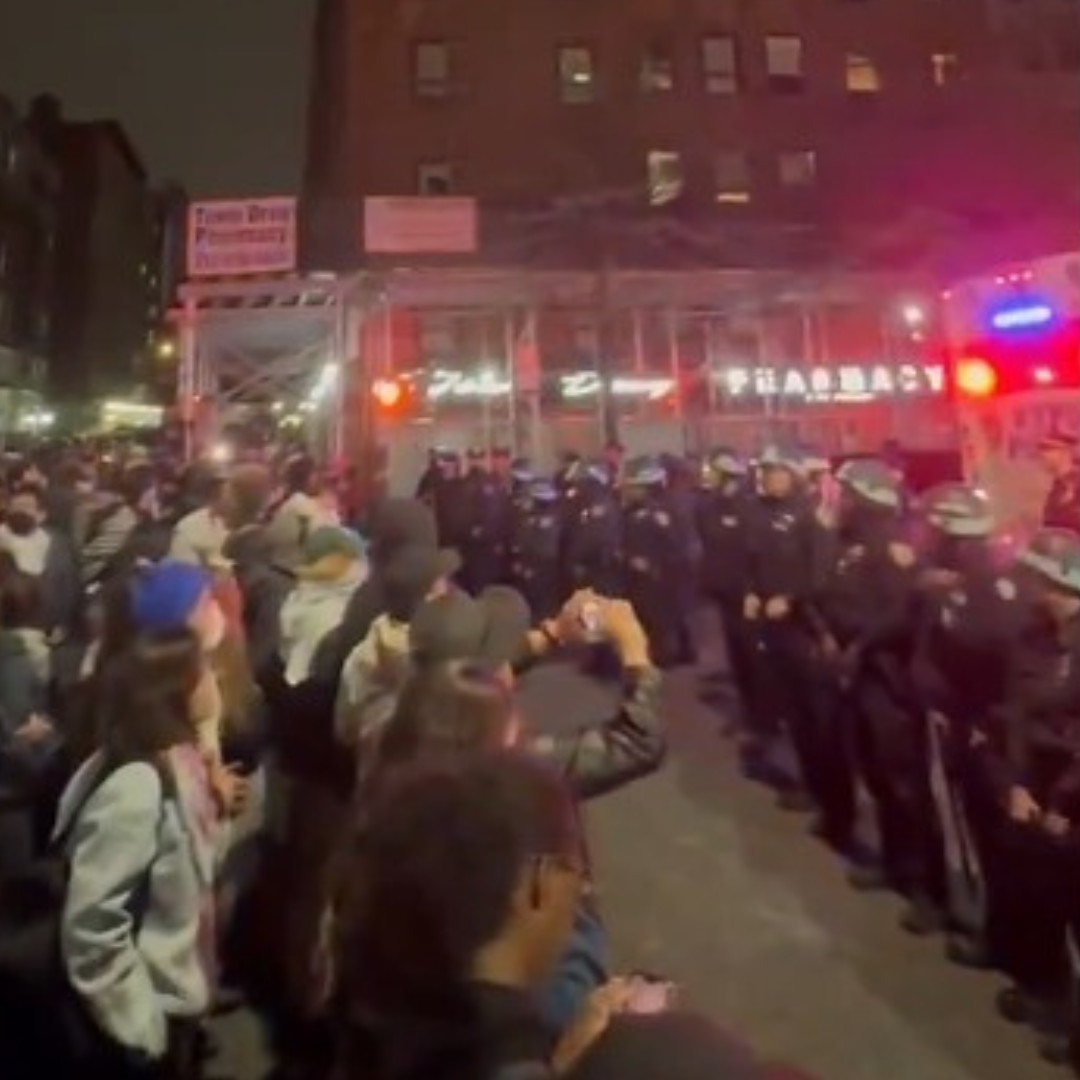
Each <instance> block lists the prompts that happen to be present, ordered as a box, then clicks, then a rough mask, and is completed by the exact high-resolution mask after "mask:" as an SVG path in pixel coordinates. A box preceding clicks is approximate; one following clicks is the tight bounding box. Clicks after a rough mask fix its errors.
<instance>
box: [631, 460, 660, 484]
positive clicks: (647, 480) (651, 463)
mask: <svg viewBox="0 0 1080 1080" xmlns="http://www.w3.org/2000/svg"><path fill="white" fill-rule="evenodd" d="M666 481H667V470H666V469H665V468H664V466H663V464H662V463H661V462H660V461H658V460H657V459H656V458H654V457H648V456H646V457H639V458H634V460H633V461H631V462H630V463H629V464H628V465H627V466H626V483H627V484H629V485H631V486H632V487H653V486H655V485H657V484H663V483H665V482H666Z"/></svg>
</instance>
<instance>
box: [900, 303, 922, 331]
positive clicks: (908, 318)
mask: <svg viewBox="0 0 1080 1080" xmlns="http://www.w3.org/2000/svg"><path fill="white" fill-rule="evenodd" d="M900 315H901V317H902V318H903V320H904V324H905V325H906V326H907V328H908V329H909V330H916V329H918V328H919V327H920V326H922V325H923V323H924V322H926V312H925V311H923V309H922V308H921V307H920V306H919V305H918V304H905V305H904V306H903V307H902V308H901V309H900Z"/></svg>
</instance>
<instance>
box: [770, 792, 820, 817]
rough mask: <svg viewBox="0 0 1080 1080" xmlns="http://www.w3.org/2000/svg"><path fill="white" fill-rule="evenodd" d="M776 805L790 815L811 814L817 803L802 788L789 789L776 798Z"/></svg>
mask: <svg viewBox="0 0 1080 1080" xmlns="http://www.w3.org/2000/svg"><path fill="white" fill-rule="evenodd" d="M776 805H777V806H778V807H779V808H780V809H781V810H785V811H787V812H788V813H789V814H811V813H813V811H814V810H815V808H816V807H817V803H815V802H814V800H813V799H812V798H811V797H810V795H809V794H808V793H807V792H806V791H804V790H803V789H802V788H788V789H787V790H786V791H781V792H780V794H779V795H778V796H777V798H776Z"/></svg>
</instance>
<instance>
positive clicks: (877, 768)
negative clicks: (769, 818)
mask: <svg viewBox="0 0 1080 1080" xmlns="http://www.w3.org/2000/svg"><path fill="white" fill-rule="evenodd" d="M837 480H838V482H839V483H840V486H841V505H840V512H839V521H838V551H839V554H838V559H837V561H836V565H835V568H834V571H833V573H832V575H831V579H830V582H829V584H828V586H827V587H826V589H825V590H824V595H823V601H822V603H823V610H824V612H825V620H826V624H827V627H828V631H829V633H828V636H827V637H826V638H825V639H824V650H823V651H824V654H825V655H826V657H831V658H832V659H833V663H834V664H835V669H836V671H837V674H838V678H839V680H840V684H841V688H842V689H843V690H845V691H846V693H845V697H846V699H847V701H848V703H849V707H850V708H849V713H848V723H849V724H850V730H851V735H852V736H853V738H852V741H851V743H850V747H851V749H852V751H853V760H854V763H855V766H856V769H857V771H858V773H859V774H860V775H861V776H862V778H863V780H864V782H865V784H866V787H867V788H868V790H869V792H870V795H871V797H872V799H873V802H874V807H875V811H876V816H877V823H878V835H879V838H880V845H881V850H880V861H879V862H877V863H870V862H861V863H860V864H859V865H855V866H853V867H852V868H851V872H850V874H849V879H850V880H851V882H852V884H853V885H855V886H856V887H857V888H862V889H869V888H881V887H885V886H892V887H893V888H895V889H896V890H897V891H899V892H900V893H901V894H903V895H904V896H906V897H907V898H908V899H909V900H910V902H911V910H910V911H909V912H908V913H906V914H908V915H912V918H914V914H912V913H917V915H918V918H919V919H921V920H923V921H925V922H927V923H929V922H930V921H932V920H934V919H936V918H937V917H938V916H939V914H940V910H941V904H942V899H943V893H944V887H945V883H944V872H943V867H942V865H941V858H940V853H941V844H940V841H939V840H938V837H937V819H936V817H935V815H934V808H933V801H932V797H931V792H930V782H929V769H928V763H927V751H926V733H925V724H924V719H923V715H922V712H921V710H920V708H919V707H918V703H917V702H916V701H915V700H914V698H913V695H912V694H911V692H910V682H909V658H910V655H911V649H912V641H913V638H914V633H915V630H916V626H917V620H916V615H915V613H916V610H917V602H916V597H917V593H916V585H917V558H916V552H915V548H914V546H913V545H912V544H911V543H910V542H909V540H908V538H907V536H906V523H905V521H904V518H903V507H904V501H905V500H904V493H903V490H902V486H901V484H900V482H899V478H898V477H897V475H896V472H895V470H893V469H891V468H890V467H889V465H888V464H887V463H886V462H884V461H881V460H878V459H873V458H867V459H856V460H853V461H850V462H847V463H846V464H845V465H844V466H843V467H842V468H841V469H840V471H839V472H838V474H837Z"/></svg>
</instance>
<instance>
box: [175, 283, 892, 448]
mask: <svg viewBox="0 0 1080 1080" xmlns="http://www.w3.org/2000/svg"><path fill="white" fill-rule="evenodd" d="M882 288H883V286H882V282H881V280H880V279H876V278H870V277H869V276H866V277H858V276H854V275H850V274H846V275H842V276H834V277H828V276H818V275H814V276H810V275H807V274H805V273H799V274H794V273H789V272H781V271H762V270H692V271H690V270H687V271H673V270H658V271H638V270H619V271H612V272H610V273H606V272H604V271H572V270H570V271H555V270H536V269H524V268H520V267H498V268H484V269H478V268H461V267H454V268H446V267H425V268H408V269H403V268H394V269H386V270H379V269H367V270H364V271H361V272H357V273H355V274H351V275H347V276H335V275H328V274H324V275H307V276H300V275H293V276H288V277H278V278H272V279H265V280H247V281H206V282H189V283H187V284H185V285H184V286H182V288H181V290H180V304H179V306H178V308H177V309H176V310H175V311H174V313H173V317H174V320H175V322H176V324H177V327H178V339H179V354H180V365H179V373H178V387H177V390H178V408H179V414H180V417H181V419H182V420H183V422H184V431H185V446H186V449H187V452H188V453H189V454H192V453H194V452H195V450H196V448H198V447H202V446H205V445H206V444H207V442H208V440H210V439H212V438H213V437H214V435H215V433H216V432H217V431H218V430H219V429H220V425H221V423H222V419H223V417H225V416H227V415H228V412H229V409H230V407H232V406H234V405H240V404H244V403H261V404H263V405H267V404H269V403H271V402H274V401H278V400H282V399H284V400H298V399H308V403H309V408H310V409H311V413H310V416H309V419H310V421H311V423H310V424H309V432H308V433H309V441H310V443H311V445H312V448H313V449H314V450H316V452H318V453H319V454H320V456H324V457H327V458H336V459H341V458H343V457H347V458H349V459H351V460H353V461H357V460H360V459H361V458H362V456H363V455H364V453H365V452H367V451H370V450H372V449H373V448H374V447H376V445H377V444H381V443H384V442H386V441H388V440H389V439H390V438H391V437H392V436H393V437H397V438H399V439H400V438H401V437H402V436H403V435H404V433H403V432H402V431H400V430H398V431H395V432H389V431H386V430H383V431H379V430H377V428H378V422H377V418H376V416H375V415H374V409H373V405H372V400H371V398H372V395H371V393H370V389H371V383H372V381H373V380H374V379H376V378H379V377H381V376H385V375H391V374H397V373H398V371H397V368H398V362H397V358H396V357H395V341H394V325H393V319H394V313H395V312H397V311H407V312H409V313H412V314H415V315H419V316H420V317H421V318H425V319H430V318H432V317H447V318H459V319H465V320H472V321H474V322H475V323H476V324H477V325H481V324H482V330H481V331H480V333H481V337H480V341H481V343H482V344H481V345H480V346H479V347H478V349H477V353H478V355H481V356H482V358H483V360H484V362H485V363H490V364H491V365H492V367H493V368H494V369H495V370H496V371H497V373H498V377H499V379H500V380H501V381H502V383H504V384H505V386H506V392H504V393H500V394H498V395H494V394H493V395H491V396H488V397H482V399H481V400H480V402H479V403H478V408H477V414H478V415H477V416H476V418H475V419H476V421H477V422H476V423H474V424H473V425H472V427H471V428H470V431H469V433H468V438H469V439H470V440H472V438H473V436H475V441H477V442H480V443H481V444H482V445H486V446H488V447H491V446H495V445H506V446H509V447H510V448H512V449H513V450H514V451H515V452H518V453H526V454H528V455H530V456H532V457H534V459H537V460H539V459H542V458H544V457H549V456H550V453H551V451H552V450H553V447H552V446H551V445H550V444H551V443H552V441H553V440H554V439H557V438H559V437H560V436H559V435H557V434H553V432H555V431H556V429H557V425H556V420H557V419H558V417H555V416H553V415H551V414H550V413H549V414H548V415H545V414H544V411H543V409H542V406H541V395H540V386H539V373H538V372H537V371H529V370H526V369H525V368H524V367H523V365H522V362H521V354H522V349H521V346H522V340H523V337H524V336H525V335H527V334H528V333H529V332H530V331H529V328H530V327H531V328H532V332H533V333H534V334H535V328H536V325H537V319H538V317H539V316H540V315H541V313H543V312H544V311H546V310H549V309H553V308H558V309H577V310H581V311H583V312H592V313H593V314H594V315H596V316H597V317H598V318H601V319H602V318H613V319H618V320H621V322H620V325H621V326H622V327H623V328H624V329H625V331H626V342H625V347H624V348H623V349H622V350H621V353H620V356H619V358H618V364H619V367H618V368H617V369H616V370H614V371H612V372H608V375H622V374H624V373H627V374H631V375H632V374H634V373H637V374H638V375H641V374H643V373H646V372H647V371H652V372H653V373H656V372H657V371H658V370H659V371H660V373H661V374H666V375H668V376H670V378H671V379H672V380H673V381H675V382H677V381H678V379H679V376H680V363H681V357H680V352H681V350H682V348H683V343H684V341H685V337H686V335H690V336H693V337H694V339H695V341H696V342H697V344H696V346H695V347H696V348H698V349H699V350H700V354H701V356H702V357H703V358H704V365H705V368H706V369H707V371H708V372H709V373H710V379H709V388H710V400H709V403H708V408H707V409H706V410H704V413H703V414H699V413H695V415H694V416H688V415H686V414H685V413H684V411H683V406H682V402H681V399H680V397H679V396H678V395H675V398H674V409H675V412H674V415H672V416H669V417H668V418H667V425H666V428H665V431H666V432H667V434H665V435H664V436H663V437H665V438H668V437H673V438H674V439H675V440H677V441H678V442H680V443H681V444H682V446H683V447H690V448H700V447H701V446H703V445H706V444H708V443H711V442H714V441H717V440H718V438H721V441H722V437H723V436H724V435H725V432H726V431H727V430H728V429H729V428H730V429H734V428H736V427H738V424H736V421H738V422H739V423H740V424H741V425H742V427H744V428H745V429H746V430H747V431H748V432H750V433H751V434H752V435H754V437H758V438H760V433H761V431H762V430H763V429H764V428H765V427H767V426H768V425H770V424H780V423H781V422H782V421H783V419H784V416H783V413H784V410H785V405H784V402H783V401H782V400H780V399H779V398H770V397H769V396H768V395H765V396H762V397H761V399H760V401H759V402H758V403H757V404H756V405H755V406H754V408H755V409H756V410H757V411H756V412H751V413H750V414H744V415H741V416H739V417H730V416H728V415H722V413H723V406H722V403H719V402H718V400H717V397H716V395H715V393H714V392H713V390H712V387H713V380H712V378H711V373H712V371H713V370H714V369H715V368H716V367H717V365H719V364H720V363H721V362H722V361H723V360H724V351H725V348H726V347H727V346H726V344H725V340H724V333H723V329H724V327H726V326H730V325H732V324H733V323H735V322H737V323H739V324H740V325H741V326H743V327H744V328H746V327H749V328H750V329H749V331H747V332H748V333H749V334H750V336H751V337H753V338H754V339H755V340H754V343H753V349H752V352H753V356H752V362H754V363H760V364H763V365H769V364H770V363H774V362H778V360H779V359H781V358H780V357H778V355H777V346H776V343H775V341H771V340H770V335H769V332H768V330H767V328H766V324H765V318H764V313H765V312H767V311H768V310H769V309H770V308H773V307H775V306H776V305H786V306H787V307H789V308H793V309H799V308H800V306H801V308H802V310H804V311H805V318H804V323H803V332H802V341H801V342H800V343H799V345H798V348H797V351H798V356H797V359H796V360H795V361H794V362H795V363H798V364H803V365H810V364H813V363H828V362H829V361H830V356H829V345H828V343H827V341H825V340H824V339H825V337H826V335H825V333H824V332H823V331H822V329H821V326H820V322H819V320H817V319H816V318H815V311H820V309H821V305H823V304H830V303H851V302H856V301H858V300H860V299H861V300H865V298H866V296H867V295H868V293H870V292H872V293H878V294H880V293H881V290H882ZM885 288H887V289H890V290H891V289H892V288H893V286H891V285H886V286H885ZM647 321H648V323H649V326H651V327H653V328H654V330H655V333H654V339H653V340H652V341H650V342H649V343H646V342H645V340H644V337H645V335H644V333H643V331H642V327H643V325H644V324H645V323H646V322H647ZM680 334H682V335H683V338H680ZM609 344H610V341H609ZM894 347H895V343H893V342H890V340H889V335H888V332H887V331H886V330H883V332H882V344H881V350H882V351H881V355H882V356H887V355H889V354H890V353H892V354H893V355H895V352H894ZM537 351H539V350H537ZM429 359H430V358H429V357H428V356H426V355H425V356H420V357H419V361H420V363H421V364H423V363H427V362H428V361H429ZM612 359H613V358H612V357H608V361H609V362H610V361H611V360H612ZM328 372H329V373H332V374H333V375H334V378H333V379H331V380H328V379H327V378H326V375H327V373H328ZM601 373H602V374H603V370H602V369H601ZM316 386H319V387H321V390H322V394H321V396H320V397H319V400H318V401H317V402H312V401H310V397H311V393H312V390H313V388H315V387H316ZM846 408H847V412H846V417H845V419H844V422H845V423H850V419H851V416H852V413H851V410H850V407H846ZM436 411H437V407H436ZM434 419H435V418H434V417H432V416H428V417H427V418H426V420H427V426H426V427H422V428H420V429H418V430H417V431H416V432H414V433H413V438H414V442H415V444H416V445H415V447H414V448H413V451H412V452H413V456H418V455H419V454H420V453H421V452H422V450H423V449H426V446H427V445H430V443H431V442H432V441H434V440H435V439H436V438H437V435H438V431H437V430H436V429H435V427H434V426H433V421H434ZM589 423H591V424H592V428H591V429H590V430H591V432H592V433H591V435H590V440H591V446H590V448H595V447H596V445H597V442H598V441H599V440H600V439H602V437H603V435H604V434H605V432H604V430H603V417H602V416H601V415H599V414H598V415H597V416H596V417H594V418H593V419H592V420H591V421H589ZM404 426H405V425H399V427H404ZM749 437H750V436H748V438H749ZM857 437H858V436H853V438H857ZM422 444H423V445H422ZM563 448H565V447H563ZM650 448H651V447H650Z"/></svg>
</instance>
